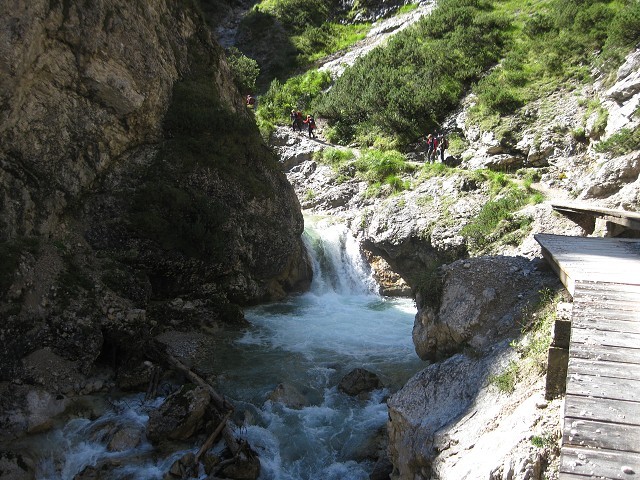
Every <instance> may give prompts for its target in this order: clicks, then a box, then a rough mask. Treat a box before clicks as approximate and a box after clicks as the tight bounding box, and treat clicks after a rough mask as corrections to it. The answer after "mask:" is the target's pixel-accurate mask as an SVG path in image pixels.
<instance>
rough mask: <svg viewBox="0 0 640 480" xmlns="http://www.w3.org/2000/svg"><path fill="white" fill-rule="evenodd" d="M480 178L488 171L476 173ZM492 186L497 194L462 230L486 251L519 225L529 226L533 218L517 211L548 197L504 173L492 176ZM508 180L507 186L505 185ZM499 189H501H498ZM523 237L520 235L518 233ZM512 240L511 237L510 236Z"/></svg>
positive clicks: (518, 227)
mask: <svg viewBox="0 0 640 480" xmlns="http://www.w3.org/2000/svg"><path fill="white" fill-rule="evenodd" d="M476 175H477V177H476V178H478V179H480V178H482V177H483V176H486V175H487V173H486V172H482V171H481V172H479V173H478V174H476ZM489 179H490V180H489V183H490V190H491V191H492V192H494V193H493V195H495V196H496V198H494V199H492V200H489V201H488V202H487V203H485V204H484V206H483V207H482V208H481V209H480V211H479V212H478V214H477V215H476V216H475V217H474V219H473V220H472V221H471V222H470V223H468V224H467V225H465V226H464V227H463V228H462V230H461V231H460V234H461V235H464V236H465V237H467V238H468V240H469V242H470V246H471V248H472V249H473V250H476V251H482V250H483V249H484V248H486V247H488V246H489V245H490V244H491V243H492V242H494V241H498V240H501V239H502V237H504V236H506V235H507V234H510V236H511V237H513V233H514V231H516V230H519V229H525V228H528V227H529V225H530V223H531V222H530V219H528V218H527V217H514V215H513V213H514V212H516V211H517V210H519V209H520V208H522V207H523V206H524V205H526V204H529V203H540V202H541V201H542V200H543V199H544V197H543V196H542V194H540V193H539V192H532V191H529V190H527V189H524V188H521V187H519V186H517V185H514V184H512V183H511V181H510V180H509V179H508V178H506V176H504V174H495V172H494V173H493V174H491V175H490V176H489ZM503 184H506V186H505V187H501V185H503ZM495 192H497V193H495ZM514 238H519V237H517V236H516V237H514ZM507 240H508V241H509V242H510V243H512V242H511V240H509V239H507Z"/></svg>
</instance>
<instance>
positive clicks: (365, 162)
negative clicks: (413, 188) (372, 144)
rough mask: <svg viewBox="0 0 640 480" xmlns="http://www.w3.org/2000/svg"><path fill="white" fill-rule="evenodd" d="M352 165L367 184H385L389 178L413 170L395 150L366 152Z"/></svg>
mask: <svg viewBox="0 0 640 480" xmlns="http://www.w3.org/2000/svg"><path fill="white" fill-rule="evenodd" d="M354 164H355V167H356V169H357V171H358V172H360V173H361V174H362V176H363V177H364V178H365V179H366V180H368V181H369V182H385V181H386V180H387V179H388V178H389V177H393V176H397V175H398V174H399V173H402V172H410V171H413V169H414V168H413V166H411V165H410V164H408V163H407V162H406V160H405V157H404V155H403V154H402V153H400V152H398V151H395V150H391V151H387V152H382V151H380V150H366V151H365V152H364V153H363V154H362V156H361V157H360V158H358V159H357V160H356V161H355V163H354Z"/></svg>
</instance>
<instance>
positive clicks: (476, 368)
mask: <svg viewBox="0 0 640 480" xmlns="http://www.w3.org/2000/svg"><path fill="white" fill-rule="evenodd" d="M488 365H489V363H488V361H487V360H486V359H473V358H470V357H468V356H465V355H456V356H453V357H451V358H449V359H447V360H446V361H444V362H441V363H436V364H433V365H430V366H429V367H427V368H426V369H424V370H423V371H421V372H419V373H417V374H416V375H414V376H413V377H412V378H411V379H410V380H409V381H408V382H407V383H406V385H405V386H404V387H403V388H402V389H401V390H400V391H399V392H397V393H396V394H394V395H392V396H391V397H390V398H389V400H388V401H387V403H388V405H389V428H388V429H389V452H390V456H391V459H392V462H393V464H394V475H393V478H397V479H409V478H411V479H415V480H418V479H419V480H427V479H430V478H433V477H432V466H431V464H432V461H433V459H434V458H435V456H436V455H437V453H438V451H439V450H443V449H444V448H445V445H439V444H438V443H436V433H437V432H438V431H439V430H440V429H442V428H443V427H445V426H446V425H449V424H451V423H452V422H453V421H454V420H455V419H457V418H458V417H459V416H460V415H462V414H463V412H465V410H466V409H467V408H468V407H469V405H470V404H471V402H472V401H473V399H474V397H475V395H476V393H477V391H478V390H479V389H480V387H481V385H482V384H483V382H485V378H486V375H487V368H488Z"/></svg>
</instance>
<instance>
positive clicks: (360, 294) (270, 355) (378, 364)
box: [35, 218, 423, 480]
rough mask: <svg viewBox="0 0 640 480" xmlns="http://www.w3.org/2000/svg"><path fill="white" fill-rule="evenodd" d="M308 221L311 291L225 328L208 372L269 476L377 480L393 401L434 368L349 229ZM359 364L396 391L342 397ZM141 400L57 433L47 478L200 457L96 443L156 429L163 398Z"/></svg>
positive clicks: (148, 474) (147, 474) (43, 465)
mask: <svg viewBox="0 0 640 480" xmlns="http://www.w3.org/2000/svg"><path fill="white" fill-rule="evenodd" d="M305 220H306V224H307V228H306V231H305V234H304V241H305V243H306V245H307V248H308V249H309V254H310V257H311V258H312V261H313V268H314V274H315V276H314V281H313V284H312V287H311V290H310V291H309V292H307V293H305V294H301V295H297V296H293V297H290V298H288V299H286V300H284V301H282V302H278V303H271V304H266V305H261V306H257V307H253V308H251V309H248V310H247V311H246V312H245V316H246V318H247V320H248V321H249V322H250V327H249V328H248V329H246V330H245V331H242V332H238V331H237V330H235V329H233V330H231V329H230V330H229V331H224V332H220V333H219V334H218V336H219V338H217V340H216V346H215V348H213V349H211V350H212V351H211V352H210V354H209V355H210V357H208V358H207V361H206V362H205V363H203V364H198V365H197V368H199V369H201V370H202V371H206V372H207V375H208V376H209V378H215V379H216V383H215V385H214V386H215V388H216V389H217V390H218V391H220V392H223V393H224V394H225V396H227V397H228V398H229V399H230V400H231V401H232V403H234V405H235V407H236V412H237V417H240V418H244V419H245V421H244V423H243V424H242V425H240V426H239V428H238V430H237V432H236V434H237V435H238V436H240V437H243V438H246V439H247V440H248V441H249V443H250V444H251V445H252V447H253V448H254V449H255V450H256V451H257V452H258V455H259V458H260V462H261V472H262V473H261V476H260V480H317V479H323V480H367V479H368V478H369V473H370V472H371V470H372V468H373V460H372V458H374V457H375V455H376V452H377V450H376V438H377V435H378V432H379V431H380V430H381V429H384V427H385V424H386V421H387V417H388V413H387V406H386V403H385V400H384V399H385V398H386V397H387V396H388V395H389V394H390V393H391V392H392V391H394V390H396V389H398V388H400V387H401V386H402V385H404V383H405V382H406V381H407V379H408V378H409V377H410V376H411V375H412V374H413V373H415V372H416V371H417V370H418V369H420V368H421V367H422V366H423V364H422V362H421V361H420V360H419V359H418V357H417V355H416V354H415V351H414V348H413V343H412V341H411V331H412V327H413V318H414V316H415V306H414V304H413V302H412V301H411V300H409V299H386V298H383V297H381V296H380V295H379V294H378V293H377V286H376V284H375V282H374V281H373V280H372V277H371V272H370V269H369V267H368V264H367V263H366V261H365V260H364V259H363V258H362V255H361V253H360V251H359V248H358V245H357V242H356V241H355V239H353V238H352V237H351V236H350V235H349V232H348V230H347V229H346V228H345V226H344V225H341V224H338V223H335V222H332V221H330V219H326V218H324V219H318V218H306V219H305ZM356 367H358V368H366V369H368V370H370V371H372V372H374V373H376V374H377V375H378V377H379V378H380V379H381V381H382V383H383V384H384V385H385V388H383V389H380V390H377V391H375V392H372V393H371V394H370V395H368V396H365V397H363V398H354V397H350V396H348V395H346V394H344V393H342V392H340V391H339V390H338V388H337V385H338V383H339V382H340V379H341V378H342V377H344V375H346V374H347V373H348V372H350V371H351V370H352V369H354V368H356ZM280 383H286V384H288V385H290V386H292V387H294V388H295V389H296V390H297V391H298V392H300V393H301V395H302V396H303V397H304V399H305V403H304V404H303V406H302V407H301V408H290V407H288V406H286V405H284V404H282V403H279V402H274V401H272V400H269V395H270V393H271V392H273V391H274V389H275V388H276V386H277V385H278V384H280ZM140 399H141V396H137V397H129V398H128V399H126V400H124V401H125V405H128V406H131V407H132V408H133V407H135V412H133V411H131V409H128V407H127V408H123V407H122V406H121V408H120V409H118V410H117V411H112V412H107V414H105V416H103V417H100V418H98V419H96V420H88V419H75V420H71V421H70V422H69V423H67V425H65V426H63V427H62V428H61V429H58V430H55V431H53V432H50V433H48V434H46V435H45V437H44V440H42V442H43V443H44V444H45V445H47V449H39V448H37V447H36V449H35V450H37V451H39V457H40V459H39V476H38V478H44V479H49V480H59V479H66V478H73V477H74V475H75V474H77V473H78V472H80V471H82V469H83V468H84V467H85V466H91V465H101V464H104V463H105V462H107V463H109V462H112V463H113V464H114V465H116V466H117V467H114V470H112V471H110V472H109V474H108V475H107V474H105V475H104V476H103V477H101V478H114V479H118V478H128V479H140V480H143V479H144V480H147V479H158V480H160V479H162V477H163V475H164V473H165V472H166V471H167V470H168V468H169V466H170V465H171V463H172V462H173V460H175V459H176V458H179V457H180V456H181V455H182V454H184V453H186V452H187V451H193V452H196V451H197V449H198V448H199V446H200V445H197V444H194V445H192V446H190V447H189V446H187V448H188V450H182V451H180V452H175V453H174V454H172V455H170V456H167V455H160V456H158V454H157V453H156V452H155V450H154V449H153V447H152V446H151V445H150V444H149V443H148V442H146V440H144V439H143V441H142V442H141V444H140V445H139V446H138V447H136V448H133V449H131V450H128V451H125V452H117V453H116V452H108V451H107V449H106V446H105V445H102V444H101V442H100V439H99V438H96V436H95V434H94V435H93V437H92V436H91V434H90V432H95V431H96V430H98V431H99V430H100V428H101V427H100V425H101V422H102V423H105V422H107V423H108V422H117V423H120V422H133V423H134V424H135V425H140V424H141V423H142V424H144V423H146V420H147V412H148V411H149V409H150V408H153V407H154V406H157V405H159V402H161V401H162V399H159V400H157V401H156V402H155V404H154V405H149V404H146V405H143V404H142V402H141V401H140ZM123 410H124V412H123ZM159 457H160V458H159ZM101 462H102V463H101ZM201 478H204V477H201Z"/></svg>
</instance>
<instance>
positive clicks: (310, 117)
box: [304, 115, 316, 138]
mask: <svg viewBox="0 0 640 480" xmlns="http://www.w3.org/2000/svg"><path fill="white" fill-rule="evenodd" d="M304 123H305V124H307V126H308V127H309V138H312V137H313V138H315V136H316V135H315V134H314V133H313V131H314V130H315V128H316V121H315V119H314V118H313V115H307V119H306V120H305V121H304Z"/></svg>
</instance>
